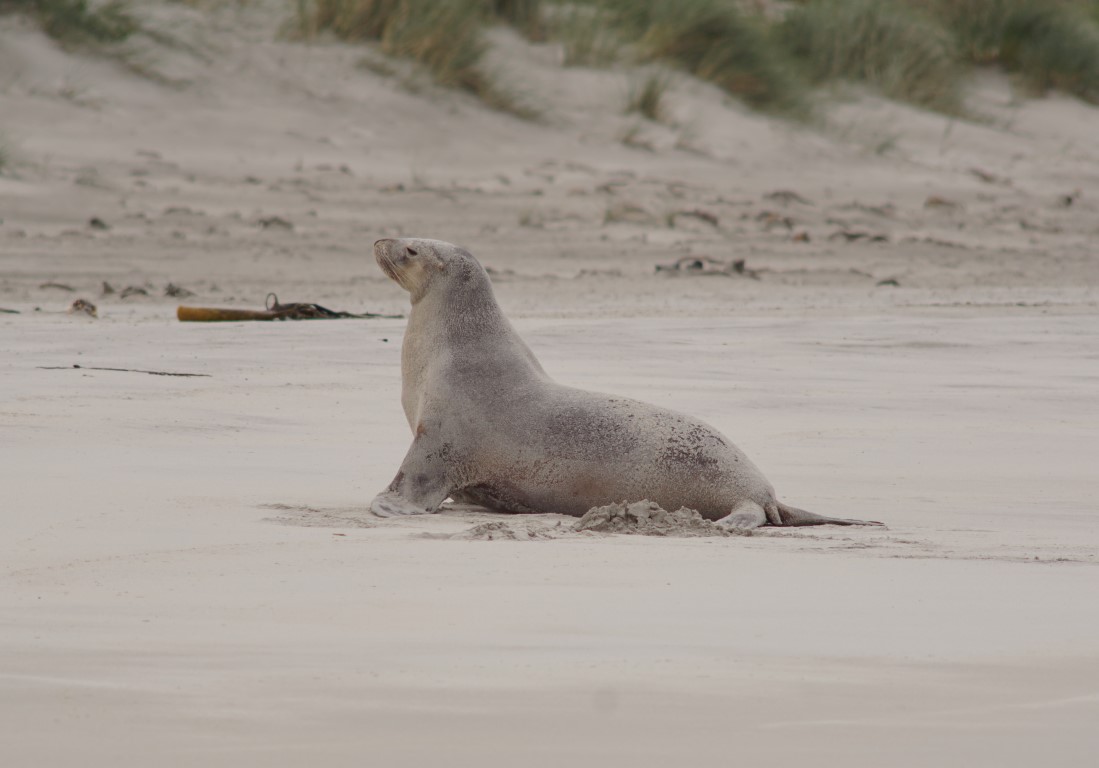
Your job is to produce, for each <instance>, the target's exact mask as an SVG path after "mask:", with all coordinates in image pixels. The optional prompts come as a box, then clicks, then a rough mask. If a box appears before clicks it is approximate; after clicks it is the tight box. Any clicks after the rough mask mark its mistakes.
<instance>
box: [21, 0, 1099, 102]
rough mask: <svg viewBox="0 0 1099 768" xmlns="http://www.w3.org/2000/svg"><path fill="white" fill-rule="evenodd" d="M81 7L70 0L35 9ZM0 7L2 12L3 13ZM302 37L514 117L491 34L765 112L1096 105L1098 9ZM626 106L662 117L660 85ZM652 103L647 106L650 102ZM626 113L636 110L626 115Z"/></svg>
mask: <svg viewBox="0 0 1099 768" xmlns="http://www.w3.org/2000/svg"><path fill="white" fill-rule="evenodd" d="M47 2H52V3H65V4H67V5H72V6H76V5H79V6H80V7H81V8H83V7H84V4H83V3H82V2H80V3H77V2H76V0H39V3H28V2H26V0H24V2H23V3H21V4H22V5H36V6H37V5H39V4H45V3H47ZM3 4H4V0H0V6H3ZM298 4H299V12H298V25H299V27H300V30H301V31H302V33H303V34H304V35H306V36H311V35H314V34H317V33H318V32H321V31H329V32H332V33H334V34H335V35H337V36H338V37H341V38H343V39H347V40H362V41H372V42H375V43H376V44H377V45H378V50H379V51H380V52H381V53H384V54H387V55H391V56H399V57H404V58H408V59H412V60H415V61H417V62H419V63H420V64H421V65H422V66H423V67H424V68H425V69H426V71H428V72H430V73H431V76H432V77H433V78H434V80H435V81H436V82H438V83H440V84H442V85H447V86H454V87H458V88H463V89H465V90H467V91H470V92H472V93H474V94H477V95H478V96H480V97H481V98H482V99H484V100H485V101H487V102H488V103H490V104H494V105H495V106H497V107H499V108H501V109H504V110H508V111H513V112H522V111H523V110H522V109H521V108H518V107H516V106H515V100H514V99H513V98H512V97H511V96H510V95H508V94H507V93H505V92H502V91H501V90H500V89H499V88H498V87H497V86H496V85H494V83H493V80H492V78H490V77H489V76H488V75H487V74H486V73H485V72H484V70H483V69H482V67H481V61H482V58H483V55H484V52H485V45H486V44H485V42H484V38H483V36H482V35H483V31H484V28H485V27H486V26H487V25H490V24H494V23H506V24H510V25H512V26H514V27H515V28H516V29H518V30H519V31H520V32H522V33H523V34H525V35H526V36H527V37H529V38H530V39H532V40H544V39H549V40H552V41H554V42H557V43H558V44H559V45H561V47H562V50H563V63H564V64H565V65H566V66H595V67H600V66H604V67H605V66H612V65H614V64H617V63H619V62H620V61H622V60H624V59H625V60H626V61H627V62H628V63H631V64H639V63H645V62H661V63H662V64H664V65H666V66H671V67H675V68H679V69H682V70H683V71H685V72H688V73H690V74H692V75H694V76H696V77H698V78H700V79H703V80H706V81H709V82H711V83H713V84H714V85H716V86H718V87H719V88H721V89H722V90H724V91H725V92H727V93H729V94H731V95H733V96H736V97H738V98H740V99H743V100H744V101H745V102H747V103H748V104H749V105H751V106H753V107H755V108H757V109H762V110H765V111H768V112H773V113H778V114H784V115H789V116H795V117H796V116H804V115H806V114H807V113H808V111H809V107H808V105H809V99H808V90H809V89H808V86H809V85H811V84H819V83H823V82H827V81H830V80H840V79H842V80H851V81H856V82H863V83H866V84H867V85H869V86H871V87H873V88H875V89H877V90H878V91H880V92H881V93H882V94H884V95H886V96H888V97H890V98H894V99H898V100H901V101H906V102H909V103H912V104H916V105H919V106H922V107H926V108H929V109H934V110H938V111H942V112H945V113H948V114H957V113H959V112H961V111H963V110H962V104H961V85H962V83H963V81H964V79H965V76H966V75H967V73H969V72H970V71H971V70H972V68H973V67H974V66H998V67H1002V68H1003V69H1005V70H1006V71H1009V72H1012V73H1014V74H1015V75H1016V76H1017V78H1018V80H1019V81H1020V82H1022V83H1024V84H1026V85H1028V86H1029V87H1031V88H1032V89H1034V90H1035V91H1038V92H1044V91H1046V90H1050V89H1058V90H1063V91H1067V92H1069V93H1073V94H1076V95H1077V96H1080V97H1081V98H1084V99H1088V100H1090V101H1093V102H1099V0H800V1H799V2H792V3H791V4H790V5H789V6H788V7H787V8H786V10H785V12H783V13H781V14H779V15H778V16H775V15H773V14H772V15H771V16H765V15H763V14H761V13H757V12H752V11H750V10H745V8H748V7H751V4H749V3H746V2H742V1H740V0H298ZM646 87H647V88H649V92H648V93H643V92H642V91H643V90H644V89H641V91H638V92H637V93H636V94H631V105H630V107H629V109H630V110H631V111H636V112H638V113H640V114H642V115H646V116H650V115H656V114H659V108H658V107H659V101H660V96H661V95H662V94H663V92H664V91H666V90H667V88H668V83H663V84H660V83H656V82H651V83H648V84H647V86H646ZM654 99H655V100H654ZM632 102H636V103H632Z"/></svg>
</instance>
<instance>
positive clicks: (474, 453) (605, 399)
mask: <svg viewBox="0 0 1099 768" xmlns="http://www.w3.org/2000/svg"><path fill="white" fill-rule="evenodd" d="M374 255H375V258H376V259H377V262H378V265H379V266H380V267H381V268H382V271H383V272H385V274H386V275H388V276H389V277H390V278H391V279H393V280H394V281H395V282H396V283H397V284H398V285H400V286H401V287H402V288H404V289H405V290H406V291H408V292H409V294H410V297H411V299H412V312H411V314H410V315H409V318H408V328H407V329H406V330H405V335H404V345H403V348H402V350H401V404H402V405H403V406H404V412H405V416H406V417H407V418H408V425H409V427H411V428H412V432H413V435H414V437H413V440H412V447H411V448H409V449H408V453H407V455H406V456H405V458H404V461H403V462H401V468H400V470H399V471H398V472H397V476H396V477H395V478H393V482H392V483H390V484H389V487H388V488H386V489H385V490H384V491H382V492H381V493H379V494H378V495H377V496H376V497H375V498H374V500H373V501H372V502H371V504H370V509H371V510H372V511H373V512H374V513H375V514H377V515H379V516H381V517H390V516H393V515H411V514H426V513H430V512H435V511H436V510H437V509H438V508H439V506H440V505H441V504H442V503H443V502H444V501H445V500H446V499H447V498H448V497H450V498H453V499H454V500H455V501H463V502H473V503H476V504H480V505H482V506H485V507H488V508H490V509H494V510H498V511H502V512H557V513H563V514H566V515H574V516H580V515H583V514H584V513H585V512H587V511H588V510H589V509H591V508H592V507H598V506H602V505H605V504H610V503H612V502H618V501H622V500H627V501H638V500H641V499H649V500H651V501H654V502H656V503H657V504H659V505H660V506H662V507H663V508H665V509H679V508H680V507H687V508H689V509H695V510H698V511H699V512H700V513H701V514H702V515H703V517H705V518H706V519H708V520H715V521H717V522H718V523H720V524H721V525H724V526H726V527H728V528H731V529H740V530H748V529H751V528H755V527H757V526H760V525H768V524H769V525H821V524H825V523H832V524H836V525H880V523H873V522H869V521H862V520H844V519H837V518H830V517H821V516H820V515H815V514H813V513H811V512H806V511H804V510H801V509H797V508H796V507H791V506H788V505H786V504H783V503H782V502H780V501H779V500H778V499H777V498H776V497H775V491H774V489H773V488H772V487H771V484H770V483H769V482H767V479H766V478H765V477H764V476H763V473H762V472H760V470H759V469H757V468H756V466H755V464H753V463H752V462H751V461H750V460H749V459H748V457H747V456H745V455H744V453H742V452H741V451H740V449H739V448H737V447H736V446H735V445H733V443H732V442H731V441H730V440H728V439H727V438H726V437H725V436H724V435H722V434H721V433H719V432H718V431H717V430H716V429H714V428H713V427H711V426H709V425H708V424H705V423H703V422H701V421H698V420H697V419H693V418H691V417H690V416H686V415H684V414H681V413H677V412H675V411H670V410H667V409H665V408H658V407H656V406H653V405H649V404H647V403H642V402H639V401H637V400H631V399H629V398H625V397H617V396H615V395H605V394H601V393H598V392H587V391H584V390H581V389H574V388H572V387H566V386H563V385H561V384H558V383H557V382H555V381H554V380H553V379H551V378H550V377H549V376H548V375H547V374H546V372H545V371H544V370H542V366H541V365H540V364H539V363H538V360H537V359H536V358H535V356H534V353H532V352H531V351H530V349H529V348H528V347H527V345H526V344H525V343H524V342H523V340H522V339H521V338H519V334H518V333H516V332H515V329H514V328H512V326H511V323H509V322H508V320H507V318H506V317H504V314H503V312H502V311H501V310H500V306H499V305H498V304H497V303H496V297H495V296H494V295H493V292H492V283H491V282H490V281H489V278H488V275H487V274H486V273H485V270H484V269H483V268H482V267H481V265H480V264H479V263H478V262H477V260H476V259H475V258H473V256H472V255H471V254H470V253H469V252H468V251H466V250H464V249H462V248H459V247H458V246H456V245H451V244H450V243H445V242H442V241H439V240H422V239H414V238H413V239H399V240H394V239H385V240H378V241H377V242H376V243H374Z"/></svg>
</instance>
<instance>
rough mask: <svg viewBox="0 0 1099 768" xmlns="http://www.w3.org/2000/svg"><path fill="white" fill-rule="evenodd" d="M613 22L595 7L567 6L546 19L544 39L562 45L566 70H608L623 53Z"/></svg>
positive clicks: (604, 11)
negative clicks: (584, 68) (574, 68)
mask: <svg viewBox="0 0 1099 768" xmlns="http://www.w3.org/2000/svg"><path fill="white" fill-rule="evenodd" d="M612 24H613V19H612V17H611V15H610V14H609V13H607V11H606V10H605V9H603V8H600V7H598V6H585V5H577V4H570V5H567V6H562V7H558V8H555V9H554V12H553V14H552V15H550V16H549V17H548V18H547V20H546V27H547V36H548V37H550V38H552V39H554V40H557V41H558V42H560V43H561V45H562V47H563V49H564V58H563V61H562V63H563V64H564V65H565V66H566V67H609V66H612V65H613V64H615V63H617V62H618V60H619V58H621V54H622V41H621V39H620V38H619V36H618V35H617V34H616V32H615V30H614V29H613V28H612Z"/></svg>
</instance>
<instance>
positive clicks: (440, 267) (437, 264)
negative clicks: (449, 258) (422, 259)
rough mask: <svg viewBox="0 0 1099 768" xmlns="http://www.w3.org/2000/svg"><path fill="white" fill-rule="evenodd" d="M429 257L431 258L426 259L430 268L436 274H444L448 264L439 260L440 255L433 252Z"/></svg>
mask: <svg viewBox="0 0 1099 768" xmlns="http://www.w3.org/2000/svg"><path fill="white" fill-rule="evenodd" d="M429 256H430V258H428V259H426V261H427V264H428V266H430V267H431V268H432V269H434V270H435V271H436V272H442V271H444V270H445V269H446V262H445V261H443V260H442V259H441V258H439V254H437V253H435V252H434V251H432V252H431V253H430V254H429Z"/></svg>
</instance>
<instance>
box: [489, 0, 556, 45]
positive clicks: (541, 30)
mask: <svg viewBox="0 0 1099 768" xmlns="http://www.w3.org/2000/svg"><path fill="white" fill-rule="evenodd" d="M492 14H493V16H495V17H496V18H498V19H500V20H502V21H505V22H507V23H508V24H510V25H511V26H513V27H515V28H516V29H517V30H519V32H521V33H522V34H524V35H526V36H527V37H528V38H529V39H531V40H543V39H545V22H544V19H543V18H542V0H492Z"/></svg>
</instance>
